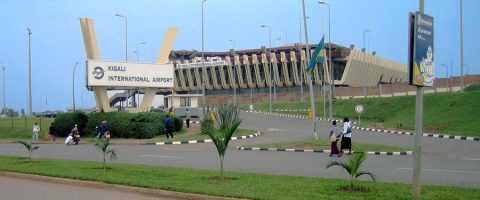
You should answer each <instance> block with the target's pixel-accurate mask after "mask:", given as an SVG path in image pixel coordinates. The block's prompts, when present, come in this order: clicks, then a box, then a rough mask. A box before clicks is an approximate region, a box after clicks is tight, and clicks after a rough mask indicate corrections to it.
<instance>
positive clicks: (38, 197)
mask: <svg viewBox="0 0 480 200" xmlns="http://www.w3.org/2000/svg"><path fill="white" fill-rule="evenodd" d="M0 194H1V199H15V200H32V199H35V200H51V199H65V200H85V199H115V200H131V199H136V200H174V199H173V198H154V197H149V196H143V195H141V194H135V193H130V192H122V191H119V190H105V189H94V188H89V187H81V186H72V185H67V184H57V183H47V182H43V181H35V180H27V179H18V178H10V177H3V176H0Z"/></svg>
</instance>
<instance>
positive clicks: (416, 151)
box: [412, 0, 425, 198]
mask: <svg viewBox="0 0 480 200" xmlns="http://www.w3.org/2000/svg"><path fill="white" fill-rule="evenodd" d="M424 5H425V1H424V0H419V11H420V13H422V14H423V13H424V10H425V9H424ZM414 48H415V47H414ZM413 62H415V61H413ZM416 88H417V90H416V102H415V107H416V109H415V139H414V142H413V143H414V145H413V170H412V171H413V183H412V195H413V196H414V197H416V198H418V197H420V190H421V188H420V185H421V182H420V178H421V177H420V171H421V164H420V162H421V154H422V148H421V137H422V134H423V86H417V87H416Z"/></svg>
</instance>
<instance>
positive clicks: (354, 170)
mask: <svg viewBox="0 0 480 200" xmlns="http://www.w3.org/2000/svg"><path fill="white" fill-rule="evenodd" d="M365 159H367V154H365V153H356V154H355V155H353V156H352V157H351V158H350V159H349V160H348V162H345V161H338V160H334V161H331V162H330V163H328V165H327V169H328V168H330V167H331V166H340V167H342V168H343V169H345V170H346V171H347V172H348V174H349V175H350V188H351V189H354V183H355V181H356V180H357V178H358V177H359V176H362V175H368V176H370V178H372V180H373V181H375V179H376V176H375V174H372V173H370V172H364V171H360V166H361V165H362V163H363V161H365Z"/></svg>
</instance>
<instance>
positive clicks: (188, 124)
mask: <svg viewBox="0 0 480 200" xmlns="http://www.w3.org/2000/svg"><path fill="white" fill-rule="evenodd" d="M190 118H191V115H190V111H189V110H188V109H187V111H185V121H186V122H187V128H190Z"/></svg>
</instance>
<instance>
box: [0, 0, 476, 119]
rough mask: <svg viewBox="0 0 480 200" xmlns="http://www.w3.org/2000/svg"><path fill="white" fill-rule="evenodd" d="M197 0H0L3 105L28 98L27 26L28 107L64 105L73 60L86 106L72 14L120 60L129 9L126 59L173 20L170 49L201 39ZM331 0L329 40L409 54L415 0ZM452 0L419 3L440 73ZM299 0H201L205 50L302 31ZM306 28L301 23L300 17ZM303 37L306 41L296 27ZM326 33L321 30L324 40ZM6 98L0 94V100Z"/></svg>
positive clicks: (155, 43)
mask: <svg viewBox="0 0 480 200" xmlns="http://www.w3.org/2000/svg"><path fill="white" fill-rule="evenodd" d="M201 2H202V0H69V1H65V0H48V1H47V0H2V1H0V26H1V27H2V28H1V29H0V65H1V66H5V69H6V70H5V88H6V91H5V93H6V106H7V107H9V108H13V109H15V110H20V109H22V108H23V109H25V111H26V110H27V107H28V32H27V27H28V28H30V29H31V31H32V35H31V55H32V102H33V103H32V104H33V109H32V110H33V112H40V111H44V110H46V109H48V110H65V108H66V107H71V106H72V98H73V97H72V96H73V95H72V76H73V66H74V63H75V62H79V65H78V66H77V69H76V72H75V94H74V95H75V101H76V104H77V106H79V107H83V106H90V107H93V106H94V105H95V103H94V96H93V93H92V92H91V91H87V89H86V84H85V83H86V80H85V60H86V56H85V48H84V44H83V38H82V33H81V29H80V22H79V18H83V17H87V18H92V19H94V25H95V31H96V36H97V42H98V47H99V50H100V57H101V58H102V59H103V60H109V61H124V60H125V20H124V19H123V18H120V17H116V16H115V14H122V15H124V16H127V18H128V55H129V56H128V59H129V61H135V62H136V56H137V55H136V54H135V53H132V52H133V51H135V50H136V47H137V43H141V42H145V44H144V45H139V62H143V63H152V62H154V61H155V60H156V57H157V54H158V52H159V49H160V46H161V44H162V41H163V38H164V35H165V32H166V30H167V28H168V27H177V28H178V30H179V31H178V33H177V38H176V41H175V44H174V47H173V49H174V50H191V49H196V50H200V49H201V44H202V43H201V24H202V23H201V22H202V20H201V10H202V3H201ZM326 2H327V3H329V4H330V9H331V11H330V12H331V13H330V19H331V41H332V43H336V44H339V45H342V46H345V47H348V46H350V44H354V45H355V48H356V49H361V48H362V47H363V31H364V30H366V29H371V30H372V31H370V32H367V33H366V37H365V43H366V47H367V50H368V51H369V52H371V51H376V52H377V55H379V56H381V57H384V58H387V59H390V60H393V61H396V62H399V63H402V64H406V63H407V53H408V51H407V49H408V43H407V38H408V13H409V12H413V11H416V10H418V0H388V1H387V0H362V1H359V0H327V1H326ZM459 6H460V3H459V0H425V13H426V14H428V15H431V16H433V17H434V37H435V39H434V40H435V41H434V59H435V73H436V76H437V77H445V76H446V70H447V69H446V68H445V67H444V66H442V64H445V65H448V66H450V65H451V66H452V69H453V70H452V71H453V75H454V76H458V75H459V74H460V7H459ZM305 7H306V15H307V16H308V17H309V19H308V22H307V28H308V39H309V43H311V44H313V43H318V42H319V41H320V39H321V38H322V35H323V34H325V37H326V39H328V27H329V26H328V18H329V13H328V7H327V6H325V5H321V4H319V3H318V1H316V0H305ZM479 9H480V1H478V0H464V1H463V30H464V31H463V36H464V63H465V64H467V65H468V67H467V66H466V67H465V73H466V71H467V68H468V73H469V74H480V68H479V67H478V64H477V63H480V56H478V53H475V49H474V48H475V47H476V46H480V40H479V39H478V38H477V37H478V35H480V26H479V23H478V21H479V20H480V12H477V11H478V10H479ZM301 18H302V1H301V0H207V1H206V2H205V3H204V28H205V30H204V38H205V40H204V46H205V51H227V50H228V49H230V48H233V43H232V42H230V41H229V39H233V40H235V45H236V49H240V50H241V49H255V48H260V47H261V46H268V41H269V36H268V31H267V30H266V29H265V28H261V27H260V26H261V25H266V26H270V27H271V30H272V45H273V46H280V45H283V44H286V43H297V42H299V40H300V28H301V25H300V19H301ZM302 28H303V27H302ZM301 31H302V32H301V35H302V37H301V40H302V42H304V41H305V39H304V37H303V34H304V32H303V31H304V30H301ZM327 41H328V40H327ZM1 102H2V105H3V98H2V100H1Z"/></svg>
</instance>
